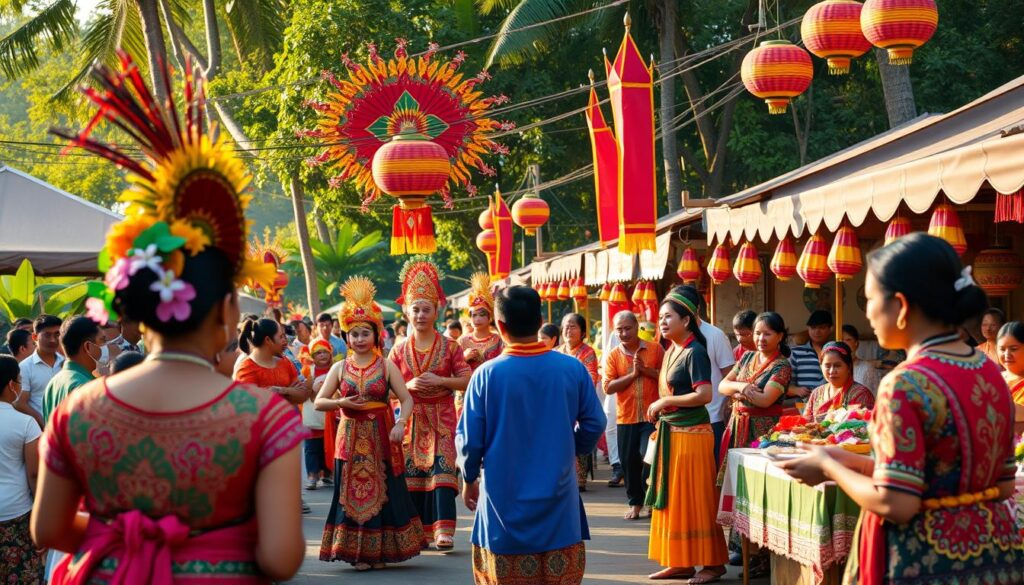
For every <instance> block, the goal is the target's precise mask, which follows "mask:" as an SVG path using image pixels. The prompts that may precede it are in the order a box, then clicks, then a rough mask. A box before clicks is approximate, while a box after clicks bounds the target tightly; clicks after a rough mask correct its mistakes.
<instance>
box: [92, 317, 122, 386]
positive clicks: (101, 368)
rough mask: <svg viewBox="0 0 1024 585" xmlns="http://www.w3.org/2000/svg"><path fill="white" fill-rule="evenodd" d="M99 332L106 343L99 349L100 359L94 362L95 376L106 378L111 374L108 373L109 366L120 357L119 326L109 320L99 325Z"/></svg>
mask: <svg viewBox="0 0 1024 585" xmlns="http://www.w3.org/2000/svg"><path fill="white" fill-rule="evenodd" d="M100 330H101V331H102V332H103V339H105V340H106V343H104V344H103V347H101V348H100V359H98V360H96V374H97V375H99V376H106V375H107V374H112V373H113V372H111V371H110V365H111V364H112V363H113V362H114V360H115V359H116V358H117V356H119V355H121V341H122V339H121V324H120V323H119V322H117V321H116V320H114V319H111V320H109V321H107V322H106V324H104V325H100Z"/></svg>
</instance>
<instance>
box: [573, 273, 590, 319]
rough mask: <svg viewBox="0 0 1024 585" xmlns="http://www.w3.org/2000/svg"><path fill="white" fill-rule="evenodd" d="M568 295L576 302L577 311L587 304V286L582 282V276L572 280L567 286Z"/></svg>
mask: <svg viewBox="0 0 1024 585" xmlns="http://www.w3.org/2000/svg"><path fill="white" fill-rule="evenodd" d="M569 296H570V297H571V298H572V300H573V302H574V303H576V311H577V312H579V311H580V309H581V307H583V306H585V305H586V304H587V296H588V295H587V287H586V286H585V285H584V284H583V279H582V278H577V279H576V280H574V281H572V285H571V286H570V287H569Z"/></svg>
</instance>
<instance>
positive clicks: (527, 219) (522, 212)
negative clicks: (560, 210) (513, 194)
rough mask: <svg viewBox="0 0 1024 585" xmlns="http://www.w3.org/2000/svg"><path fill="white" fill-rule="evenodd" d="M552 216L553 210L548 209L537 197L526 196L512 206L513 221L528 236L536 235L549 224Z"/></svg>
mask: <svg viewBox="0 0 1024 585" xmlns="http://www.w3.org/2000/svg"><path fill="white" fill-rule="evenodd" d="M550 215H551V209H550V208H548V204H547V203H546V202H545V201H544V200H543V199H541V198H540V197H537V196H536V195H524V196H523V198H522V199H520V200H519V201H516V202H515V205H513V206H512V220H513V221H515V222H516V225H517V226H519V227H521V228H523V230H524V231H525V232H526V235H528V236H533V235H536V234H537V230H538V229H540V227H541V226H543V225H544V224H545V223H547V222H548V217H549V216H550Z"/></svg>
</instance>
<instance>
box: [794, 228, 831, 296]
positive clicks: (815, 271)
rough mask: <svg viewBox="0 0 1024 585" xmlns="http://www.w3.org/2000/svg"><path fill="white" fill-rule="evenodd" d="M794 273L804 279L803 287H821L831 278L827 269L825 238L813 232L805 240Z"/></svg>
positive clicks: (826, 244)
mask: <svg viewBox="0 0 1024 585" xmlns="http://www.w3.org/2000/svg"><path fill="white" fill-rule="evenodd" d="M796 273H797V274H798V275H799V276H800V279H801V280H803V281H804V287H805V288H821V285H823V284H825V283H826V282H828V281H829V279H831V278H832V271H831V270H829V269H828V243H827V242H825V238H823V237H821V236H819V235H818V234H814V235H813V236H811V239H809V240H807V245H806V246H804V251H803V253H802V254H800V261H799V262H797V264H796Z"/></svg>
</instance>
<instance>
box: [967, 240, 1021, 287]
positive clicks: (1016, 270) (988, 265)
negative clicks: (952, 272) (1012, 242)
mask: <svg viewBox="0 0 1024 585" xmlns="http://www.w3.org/2000/svg"><path fill="white" fill-rule="evenodd" d="M972 275H973V276H974V280H975V281H976V282H977V283H978V286H980V287H981V288H982V289H983V290H984V291H985V293H986V294H988V296H990V297H1005V296H1007V295H1009V294H1010V293H1011V292H1013V291H1014V290H1016V289H1017V287H1019V286H1020V283H1021V281H1022V280H1024V263H1022V262H1021V258H1020V256H1019V255H1017V253H1016V252H1014V251H1013V250H1011V249H1009V248H1006V247H1003V246H996V247H993V248H989V249H987V250H982V251H981V252H979V253H978V255H977V256H976V257H975V258H974V266H973V270H972Z"/></svg>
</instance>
